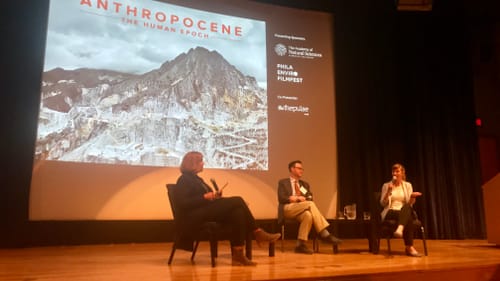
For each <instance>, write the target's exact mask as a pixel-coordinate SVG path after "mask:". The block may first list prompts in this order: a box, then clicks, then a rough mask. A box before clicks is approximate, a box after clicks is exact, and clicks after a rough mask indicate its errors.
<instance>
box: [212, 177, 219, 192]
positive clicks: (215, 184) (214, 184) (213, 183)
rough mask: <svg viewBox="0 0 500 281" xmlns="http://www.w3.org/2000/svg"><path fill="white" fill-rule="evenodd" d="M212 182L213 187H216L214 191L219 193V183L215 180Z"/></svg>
mask: <svg viewBox="0 0 500 281" xmlns="http://www.w3.org/2000/svg"><path fill="white" fill-rule="evenodd" d="M210 182H211V183H212V185H213V186H214V189H215V191H216V192H219V186H218V185H217V183H216V182H215V180H214V179H213V178H211V179H210Z"/></svg>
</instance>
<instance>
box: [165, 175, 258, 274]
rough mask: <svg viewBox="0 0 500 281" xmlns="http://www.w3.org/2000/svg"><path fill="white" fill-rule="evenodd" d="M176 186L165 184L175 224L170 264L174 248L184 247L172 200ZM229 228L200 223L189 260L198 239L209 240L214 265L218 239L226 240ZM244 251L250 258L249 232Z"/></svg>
mask: <svg viewBox="0 0 500 281" xmlns="http://www.w3.org/2000/svg"><path fill="white" fill-rule="evenodd" d="M175 188H176V185H175V184H167V193H168V199H169V201H170V207H171V208H172V214H173V216H174V226H175V234H174V242H173V244H172V250H171V252H170V257H169V259H168V264H169V265H170V264H172V260H173V258H174V254H175V250H176V249H177V248H185V247H183V245H182V237H183V235H184V234H183V233H182V229H181V228H180V225H181V224H180V221H178V219H179V217H178V215H179V211H178V209H177V207H176V203H175V200H174V198H175V197H174V196H173V194H172V193H173V192H174V190H175ZM230 231H231V230H230V229H229V228H228V227H226V226H224V225H222V224H220V223H217V222H206V223H204V224H202V225H200V227H199V229H198V231H196V237H195V242H194V243H195V244H194V246H193V253H192V255H191V261H192V262H194V257H195V255H196V250H197V249H198V245H199V243H200V241H207V240H208V241H209V242H210V258H211V263H212V267H215V265H216V258H217V255H218V245H217V244H218V241H219V240H228V239H229V233H230ZM245 252H246V257H247V258H248V259H250V260H251V259H252V234H251V233H250V234H249V235H248V236H247V238H246V241H245Z"/></svg>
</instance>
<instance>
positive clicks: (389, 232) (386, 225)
mask: <svg viewBox="0 0 500 281" xmlns="http://www.w3.org/2000/svg"><path fill="white" fill-rule="evenodd" d="M380 196H381V193H380V192H375V193H374V196H373V198H374V202H373V203H372V204H373V206H374V207H373V208H372V214H371V219H372V222H373V223H374V224H375V227H376V229H377V240H376V243H375V247H374V249H373V253H374V254H378V252H379V249H380V239H381V238H384V239H386V241H387V252H388V255H389V256H391V255H392V253H391V238H393V235H394V231H395V230H396V228H397V227H398V222H397V221H396V220H387V219H386V220H383V221H382V219H381V217H380V213H381V212H382V206H381V205H380ZM413 218H414V219H413V225H414V228H415V230H418V231H419V232H420V236H421V238H422V244H423V247H424V254H425V255H426V256H427V255H428V251H427V242H426V235H425V229H424V226H423V224H422V221H421V220H419V219H418V216H417V213H416V212H415V210H413Z"/></svg>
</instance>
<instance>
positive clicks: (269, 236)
mask: <svg viewBox="0 0 500 281" xmlns="http://www.w3.org/2000/svg"><path fill="white" fill-rule="evenodd" d="M254 235H255V241H257V244H258V245H259V246H260V245H261V243H264V242H275V241H276V240H278V239H279V238H280V237H281V234H280V233H267V232H266V231H264V230H263V229H261V228H258V229H256V230H255V232H254Z"/></svg>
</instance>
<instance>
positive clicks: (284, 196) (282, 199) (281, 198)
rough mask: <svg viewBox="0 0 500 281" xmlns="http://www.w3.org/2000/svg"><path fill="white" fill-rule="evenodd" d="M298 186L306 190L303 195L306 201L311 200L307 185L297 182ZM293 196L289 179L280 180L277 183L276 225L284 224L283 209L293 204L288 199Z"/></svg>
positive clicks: (301, 181) (303, 182)
mask: <svg viewBox="0 0 500 281" xmlns="http://www.w3.org/2000/svg"><path fill="white" fill-rule="evenodd" d="M299 184H300V186H303V187H304V188H305V189H307V192H306V194H303V195H304V196H305V197H306V198H307V199H308V200H312V193H311V189H310V186H309V183H307V182H306V181H303V180H299ZM292 194H293V190H292V183H291V182H290V178H286V179H281V180H280V181H279V182H278V203H279V204H278V224H279V225H281V224H283V223H284V222H285V215H284V208H285V205H286V204H289V203H293V202H290V199H289V197H290V196H291V195H292Z"/></svg>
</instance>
